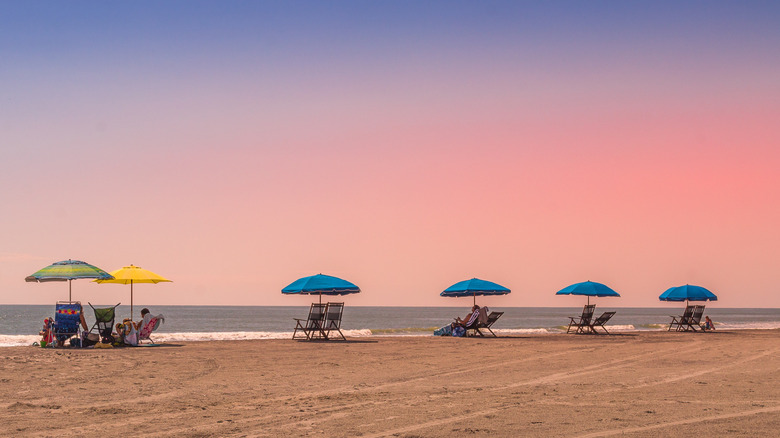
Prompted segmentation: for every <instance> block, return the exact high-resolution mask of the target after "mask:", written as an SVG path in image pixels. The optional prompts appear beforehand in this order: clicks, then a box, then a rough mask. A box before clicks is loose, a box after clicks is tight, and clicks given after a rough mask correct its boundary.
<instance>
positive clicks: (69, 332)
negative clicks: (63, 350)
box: [53, 301, 81, 347]
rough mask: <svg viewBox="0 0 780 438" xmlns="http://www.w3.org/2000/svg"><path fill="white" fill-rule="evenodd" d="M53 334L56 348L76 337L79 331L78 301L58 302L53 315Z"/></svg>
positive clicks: (79, 312)
mask: <svg viewBox="0 0 780 438" xmlns="http://www.w3.org/2000/svg"><path fill="white" fill-rule="evenodd" d="M53 328H54V334H55V336H56V338H57V340H56V345H57V346H58V347H62V346H65V342H66V341H67V340H68V339H70V338H72V337H73V336H77V335H78V334H79V331H80V329H81V303H80V302H78V301H58V302H57V304H56V305H55V313H54V324H53Z"/></svg>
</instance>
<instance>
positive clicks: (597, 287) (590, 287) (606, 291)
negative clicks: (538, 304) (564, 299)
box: [555, 280, 620, 304]
mask: <svg viewBox="0 0 780 438" xmlns="http://www.w3.org/2000/svg"><path fill="white" fill-rule="evenodd" d="M555 295H585V296H587V297H588V304H590V297H619V296H620V294H619V293H617V292H615V291H614V290H612V289H611V288H610V287H609V286H607V285H604V284H601V283H596V282H595V281H590V280H588V281H584V282H582V283H575V284H572V285H571V286H566V287H565V288H563V289H561V290H559V291H558V292H556V293H555Z"/></svg>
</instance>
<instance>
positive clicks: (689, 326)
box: [683, 306, 704, 332]
mask: <svg viewBox="0 0 780 438" xmlns="http://www.w3.org/2000/svg"><path fill="white" fill-rule="evenodd" d="M702 315H704V306H695V307H694V309H693V313H692V314H691V317H690V318H689V319H688V322H686V324H685V327H683V331H686V332H687V331H694V332H695V331H698V330H697V329H696V327H698V328H699V329H701V331H704V328H702V326H701V317H702Z"/></svg>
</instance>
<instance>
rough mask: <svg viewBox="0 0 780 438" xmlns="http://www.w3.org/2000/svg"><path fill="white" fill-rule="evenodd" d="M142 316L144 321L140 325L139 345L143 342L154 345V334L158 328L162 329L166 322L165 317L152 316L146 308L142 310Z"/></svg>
mask: <svg viewBox="0 0 780 438" xmlns="http://www.w3.org/2000/svg"><path fill="white" fill-rule="evenodd" d="M141 316H143V318H144V319H143V320H141V321H140V322H139V323H138V327H137V328H138V343H139V344H140V343H141V341H149V342H151V343H152V344H154V340H152V332H154V331H155V330H157V328H158V327H160V324H162V323H164V322H165V317H164V316H163V315H157V316H152V314H151V312H149V309H146V308H144V309H143V310H141Z"/></svg>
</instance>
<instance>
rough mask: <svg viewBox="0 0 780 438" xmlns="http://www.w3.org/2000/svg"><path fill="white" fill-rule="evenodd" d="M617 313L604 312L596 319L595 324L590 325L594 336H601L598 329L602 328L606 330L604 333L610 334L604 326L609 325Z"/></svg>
mask: <svg viewBox="0 0 780 438" xmlns="http://www.w3.org/2000/svg"><path fill="white" fill-rule="evenodd" d="M615 313H616V312H604V313H602V314H601V316H599V317H598V318H596V319H594V320H593V322H592V323H591V324H590V331H591V333H594V334H597V335H598V334H599V332H598V330H596V327H601V328H602V329H603V330H604V333H606V334H609V332H608V331H607V328H606V327H604V324H606V323H607V321H609V320H610V319H612V317H613V316H614V315H615Z"/></svg>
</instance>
